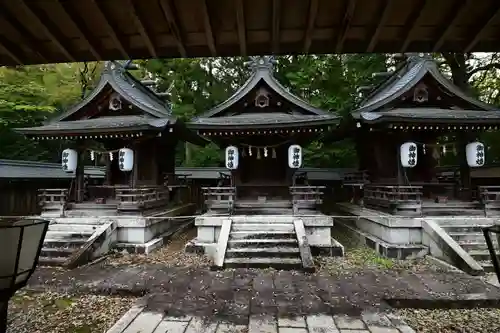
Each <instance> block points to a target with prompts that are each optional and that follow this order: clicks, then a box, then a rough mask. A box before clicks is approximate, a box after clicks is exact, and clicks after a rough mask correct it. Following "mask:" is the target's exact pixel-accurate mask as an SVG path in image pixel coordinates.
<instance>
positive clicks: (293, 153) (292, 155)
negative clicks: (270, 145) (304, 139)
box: [288, 145, 302, 169]
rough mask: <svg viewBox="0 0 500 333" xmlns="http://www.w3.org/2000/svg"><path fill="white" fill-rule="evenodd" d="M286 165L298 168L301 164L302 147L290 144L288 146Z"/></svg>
mask: <svg viewBox="0 0 500 333" xmlns="http://www.w3.org/2000/svg"><path fill="white" fill-rule="evenodd" d="M288 166H289V167H290V168H291V169H298V168H300V167H301V166H302V147H301V146H299V145H291V146H290V147H288Z"/></svg>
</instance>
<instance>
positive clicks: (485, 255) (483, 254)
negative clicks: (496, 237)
mask: <svg viewBox="0 0 500 333" xmlns="http://www.w3.org/2000/svg"><path fill="white" fill-rule="evenodd" d="M467 253H468V254H469V255H470V256H471V257H472V258H474V260H476V261H478V262H483V261H485V262H491V257H490V252H489V251H488V250H470V251H468V252H467Z"/></svg>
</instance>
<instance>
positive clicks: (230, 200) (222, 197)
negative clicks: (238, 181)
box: [201, 186, 236, 213]
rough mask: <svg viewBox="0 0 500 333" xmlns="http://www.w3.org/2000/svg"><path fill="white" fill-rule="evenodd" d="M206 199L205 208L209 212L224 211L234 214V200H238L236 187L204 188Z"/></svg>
mask: <svg viewBox="0 0 500 333" xmlns="http://www.w3.org/2000/svg"><path fill="white" fill-rule="evenodd" d="M201 189H202V191H203V196H204V197H205V206H206V207H207V209H208V210H211V211H213V210H224V211H228V212H229V213H232V212H233V209H234V200H235V199H236V187H233V186H220V187H202V188H201Z"/></svg>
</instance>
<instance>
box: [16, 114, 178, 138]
mask: <svg viewBox="0 0 500 333" xmlns="http://www.w3.org/2000/svg"><path fill="white" fill-rule="evenodd" d="M175 124H176V121H175V119H170V118H152V117H144V116H116V117H102V118H96V119H85V120H74V121H59V122H54V123H49V124H47V125H42V126H38V127H27V128H16V129H15V131H16V132H18V133H21V134H24V135H27V136H39V137H46V136H52V137H54V136H57V137H60V136H63V137H72V136H82V135H90V136H99V135H113V136H117V135H132V136H139V133H136V132H140V131H155V132H161V131H163V130H164V129H165V128H167V127H172V126H174V125H175Z"/></svg>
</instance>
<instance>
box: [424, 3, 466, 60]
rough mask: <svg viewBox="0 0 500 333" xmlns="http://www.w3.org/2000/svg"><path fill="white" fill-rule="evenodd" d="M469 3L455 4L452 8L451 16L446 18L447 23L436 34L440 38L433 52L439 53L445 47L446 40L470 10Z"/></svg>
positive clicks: (433, 47)
mask: <svg viewBox="0 0 500 333" xmlns="http://www.w3.org/2000/svg"><path fill="white" fill-rule="evenodd" d="M467 4H468V1H460V2H459V3H458V4H455V5H454V7H453V8H451V10H450V12H449V14H448V15H447V16H446V19H445V21H444V22H443V24H442V25H441V27H440V29H439V31H438V32H437V33H436V35H437V36H439V38H438V40H437V41H436V43H434V46H432V52H437V51H439V49H440V48H441V47H442V46H443V44H444V42H445V41H446V38H447V37H448V35H449V34H450V32H451V31H452V30H453V27H454V25H455V22H456V21H457V20H458V19H459V18H461V17H462V16H463V15H464V14H465V13H466V12H467V10H468V6H467Z"/></svg>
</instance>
